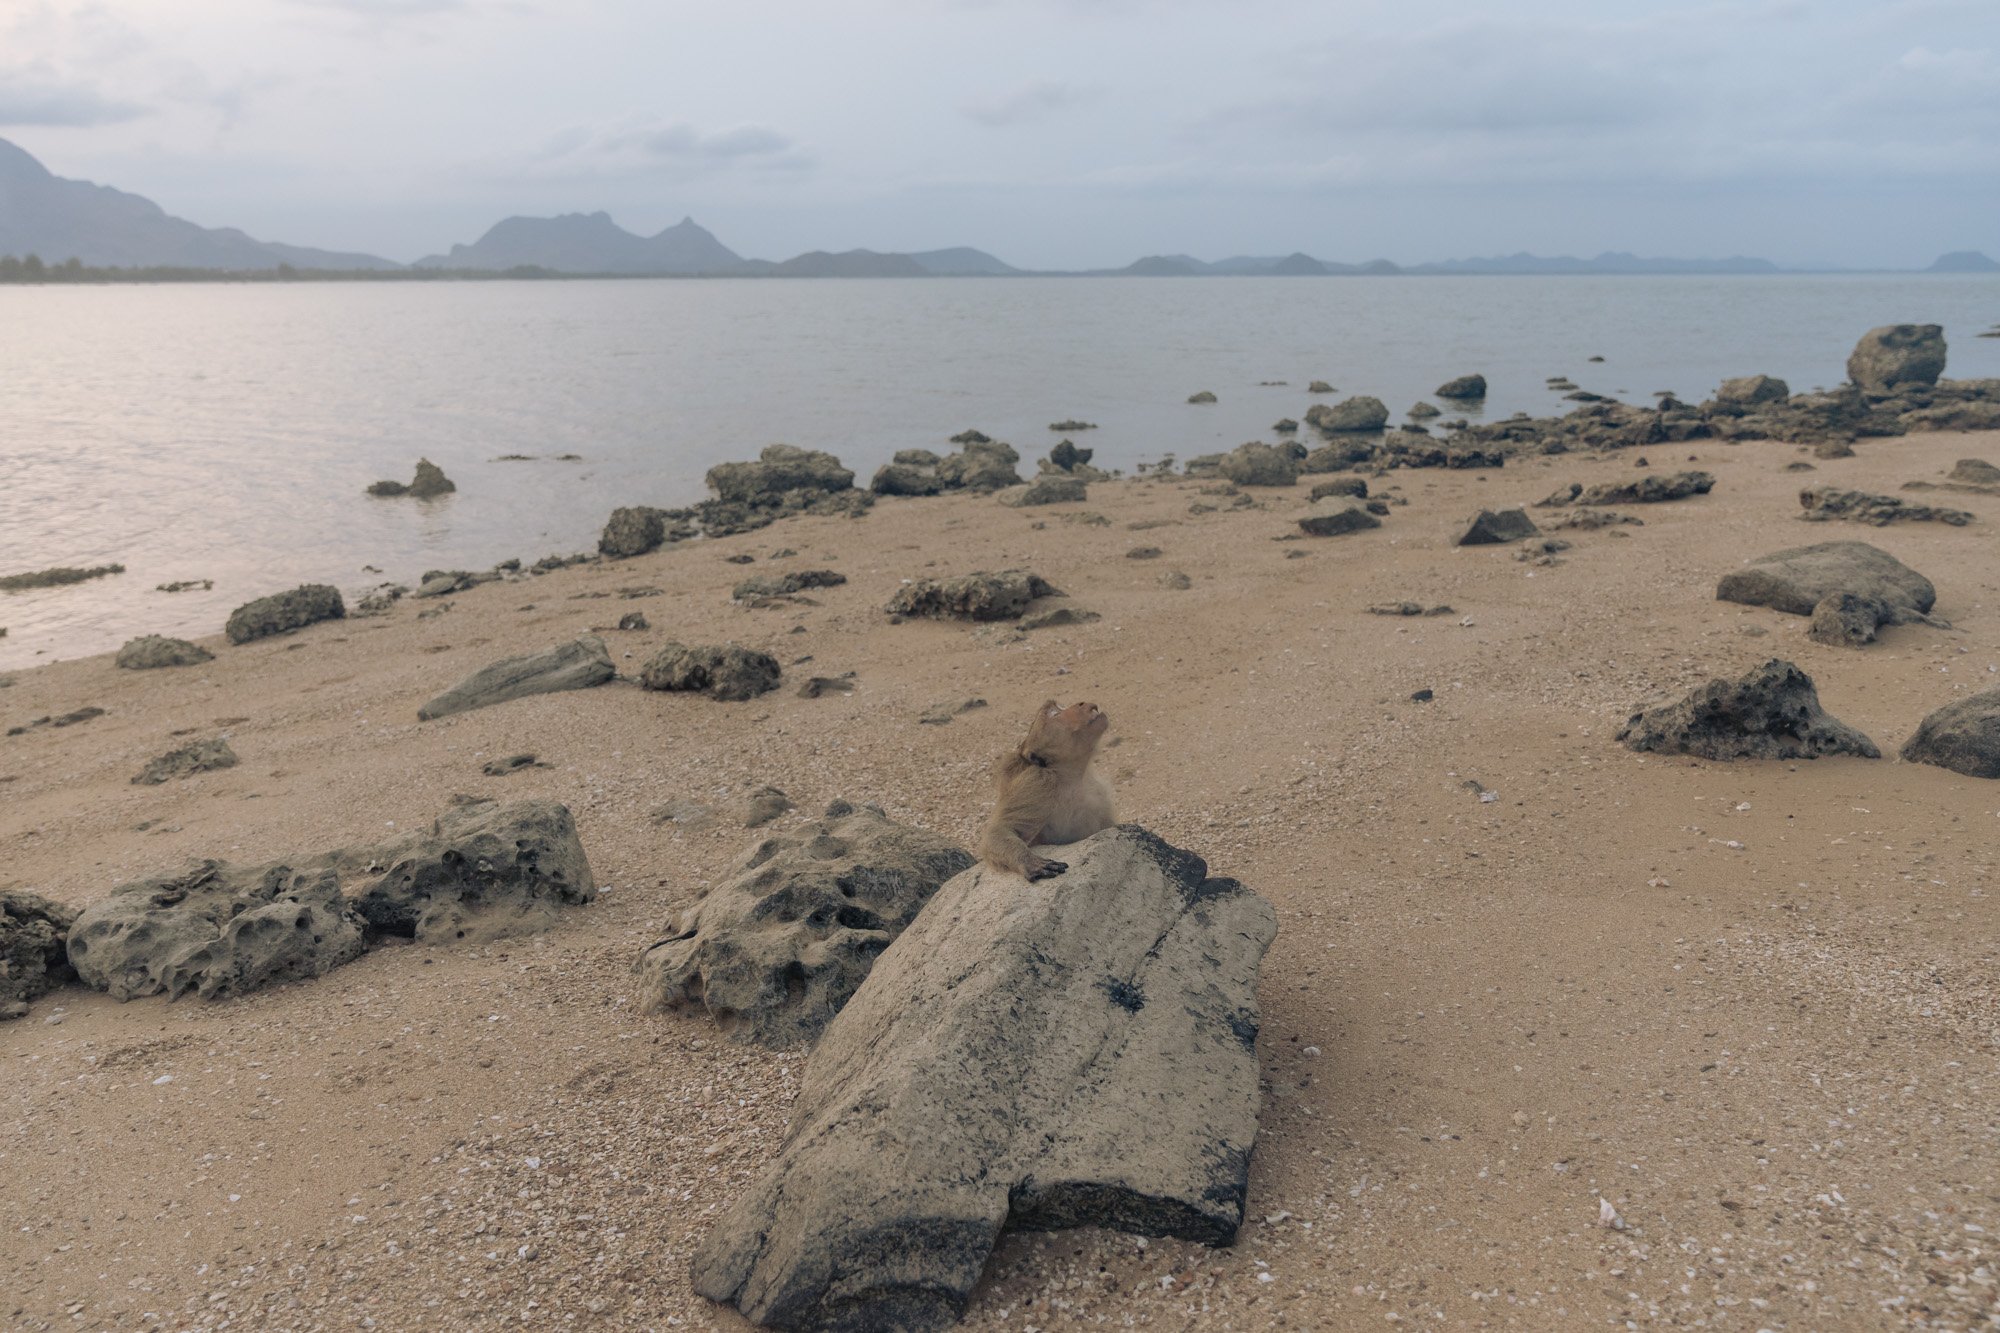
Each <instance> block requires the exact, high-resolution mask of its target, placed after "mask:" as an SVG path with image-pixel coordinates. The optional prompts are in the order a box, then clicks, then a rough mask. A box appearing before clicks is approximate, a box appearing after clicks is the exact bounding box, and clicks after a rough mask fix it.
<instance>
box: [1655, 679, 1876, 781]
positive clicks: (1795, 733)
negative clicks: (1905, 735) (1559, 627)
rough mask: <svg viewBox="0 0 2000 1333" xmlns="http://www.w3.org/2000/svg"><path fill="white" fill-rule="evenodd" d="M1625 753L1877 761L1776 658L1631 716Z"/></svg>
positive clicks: (1869, 744)
mask: <svg viewBox="0 0 2000 1333" xmlns="http://www.w3.org/2000/svg"><path fill="white" fill-rule="evenodd" d="M1618 739H1619V740H1620V741H1622V742H1623V743H1624V745H1625V748H1626V749H1628V750H1651V751H1656V752H1658V753H1661V754H1691V755H1695V756H1697V757H1699V758H1702V759H1719V760H1732V759H1818V758H1821V757H1822V756H1826V755H1856V756H1859V757H1861V758H1864V759H1880V758H1881V757H1882V752H1881V751H1880V750H1878V749H1876V748H1875V742H1874V741H1871V740H1869V739H1868V738H1867V737H1866V736H1864V735H1862V734H1861V733H1860V732H1858V731H1856V730H1855V729H1854V728H1853V727H1850V726H1848V725H1847V724H1846V723H1844V722H1842V721H1841V720H1840V719H1839V718H1836V717H1833V716H1831V715H1830V714H1828V713H1827V711H1826V710H1825V709H1823V708H1821V707H1820V704H1819V692H1818V691H1817V690H1815V689H1814V688H1813V683H1812V677H1810V676H1808V675H1806V673H1805V672H1803V671H1801V670H1799V669H1798V668H1797V667H1796V666H1793V665H1792V664H1791V663H1790V662H1783V661H1779V660H1777V659H1776V658H1773V659H1772V660H1771V661H1769V662H1766V663H1765V664H1764V665H1763V666H1761V667H1757V668H1755V669H1753V670H1751V671H1749V672H1746V673H1745V674H1744V675H1742V676H1739V677H1737V678H1736V679H1735V680H1721V679H1717V680H1711V681H1709V682H1708V683H1707V684H1706V685H1701V686H1698V687H1696V688H1695V689H1694V690H1692V691H1690V692H1689V693H1688V694H1687V695H1686V696H1685V697H1683V698H1682V699H1680V700H1679V701H1677V702H1675V703H1671V704H1663V705H1661V706H1660V707H1658V708H1653V709H1649V710H1646V711H1644V712H1638V713H1634V714H1632V716H1631V718H1630V719H1629V720H1628V721H1627V722H1626V723H1625V726H1624V727H1623V729H1621V730H1620V731H1619V733H1618Z"/></svg>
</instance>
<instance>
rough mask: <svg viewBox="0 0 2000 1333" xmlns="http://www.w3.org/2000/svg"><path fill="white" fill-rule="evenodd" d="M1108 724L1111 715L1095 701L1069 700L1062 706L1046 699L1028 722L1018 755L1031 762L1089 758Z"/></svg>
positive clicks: (1058, 761) (1060, 761)
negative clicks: (1069, 703) (1033, 717)
mask: <svg viewBox="0 0 2000 1333" xmlns="http://www.w3.org/2000/svg"><path fill="white" fill-rule="evenodd" d="M1110 726H1111V718H1110V716H1109V715H1108V714H1106V713H1105V711H1104V710H1103V709H1102V708H1099V707H1098V706H1097V705H1096V704H1071V705H1070V706H1069V707H1068V708H1064V707H1063V706H1062V705H1061V704H1059V703H1057V702H1056V701H1055V700H1054V699H1046V700H1044V701H1043V702H1042V706H1041V707H1040V708H1038V709H1036V710H1035V719H1034V721H1033V722H1031V723H1029V724H1028V739H1027V740H1025V741H1023V742H1021V757H1022V758H1024V759H1027V760H1028V761H1030V762H1031V763H1042V764H1051V763H1054V764H1060V763H1065V762H1068V763H1077V762H1080V761H1085V760H1088V759H1089V758H1090V755H1091V751H1093V750H1095V749H1096V748H1097V742H1098V741H1099V740H1101V739H1102V738H1103V736H1104V733H1105V731H1106V730H1108V729H1109V728H1110Z"/></svg>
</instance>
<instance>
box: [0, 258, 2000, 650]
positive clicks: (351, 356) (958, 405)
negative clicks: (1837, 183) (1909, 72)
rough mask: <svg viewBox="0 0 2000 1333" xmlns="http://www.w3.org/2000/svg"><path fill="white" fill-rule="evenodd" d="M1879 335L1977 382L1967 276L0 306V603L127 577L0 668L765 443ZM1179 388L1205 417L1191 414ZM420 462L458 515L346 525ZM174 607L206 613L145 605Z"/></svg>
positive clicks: (640, 497)
mask: <svg viewBox="0 0 2000 1333" xmlns="http://www.w3.org/2000/svg"><path fill="white" fill-rule="evenodd" d="M1901 321H1916V322H1925V323H1940V324H1943V325H1944V326H1945V332H1946V336H1947V338H1949V339H1950V342H1951V365H1950V369H1949V371H1948V372H1947V373H1948V374H1951V375H1954V376H1959V377H1969V376H1975V375H1981V376H1983V375H2000V340H1994V339H1986V340H1980V339H1977V338H1976V337H1975V336H1974V335H1975V334H1977V333H1978V332H1980V331H1981V330H1983V329H1986V328H1988V327H1990V326H1992V325H1993V324H1994V323H1995V322H1996V321H2000V277H1987V276H1979V277H1961V276H1935V277H1931V276H1924V277H1915V276H1893V277H1892V276H1865V277H1817V276H1787V277H1781V278H1749V277H1732V278H1692V277H1682V278H1636V277H1628V278H1583V277H1571V278H1493V277H1485V278H1336V279H1324V280H1299V279H1292V280H1287V279H1254V278H1243V279H1171V278H1165V279H1110V280H1107V279H1095V280H1093V279H1003V280H990V281H988V280H963V281H948V280H936V281H817V282H814V281H801V282H785V281H756V282H750V281H740V282H719V281H710V282H536V283H509V282H481V283H467V284H463V285H459V284H445V283H429V284H421V285H417V284H411V285H399V284H379V285H378V284H366V283H351V284H332V285H311V284H300V285H294V286H282V287H279V286H243V287H237V286H159V287H137V286H133V287H100V288H59V287H37V288H29V287H0V367H4V371H0V574H6V573H14V572H19V571H22V570H29V569H39V568H43V567H45V566H50V565H97V564H105V563H109V562H114V561H115V562H118V563H122V564H123V565H125V567H126V572H125V573H124V574H121V575H115V576H113V577H110V578H106V579H100V580H97V581H94V582H91V583H86V584H81V585H76V586H72V587H67V588H58V589H50V590H44V591H35V592H28V593H14V594H0V626H5V627H6V628H7V629H8V631H9V632H8V634H7V636H6V637H5V638H0V667H19V666H25V665H30V664H33V663H36V662H45V661H49V660H52V659H56V658H62V657H73V656H77V655H81V654H86V653H96V652H104V651H107V650H109V649H113V648H116V647H117V646H118V645H119V644H121V643H122V642H124V641H125V640H126V639H127V638H129V637H131V636H133V635H136V634H143V633H168V634H181V635H195V634H206V633H213V632H215V631H216V630H218V629H219V628H220V627H221V625H222V622H223V620H224V618H225V617H226V616H227V614H228V612H229V610H230V608H232V607H234V606H236V605H238V604H240V603H241V602H244V601H246V600H248V599H249V598H251V597H255V596H259V595H261V594H263V593H267V592H272V591H276V590H278V589H282V588H286V587H290V586H292V585H294V584H297V583H300V582H305V581H324V582H331V583H335V584H338V585H340V586H341V587H343V588H346V589H355V588H362V587H367V586H372V585H373V584H375V583H377V582H379V581H380V579H379V578H378V577H377V576H376V575H374V574H371V573H368V572H366V571H365V570H364V566H368V565H373V566H375V567H376V568H377V569H380V570H382V571H384V575H385V576H386V577H389V578H393V579H397V580H401V581H405V582H412V581H414V579H415V578H416V576H417V575H418V574H420V573H421V572H422V571H424V570H425V569H431V568H484V567H487V566H490V565H492V564H494V563H495V562H497V561H499V560H502V559H505V558H507V557H511V556H518V557H521V558H522V559H523V560H530V561H531V560H533V559H535V558H536V557H538V556H542V555H546V554H550V553H561V552H571V551H579V550H586V549H590V548H592V547H593V546H594V544H595V539H596V534H597V531H598V529H599V527H600V526H602V524H603V521H604V518H605V516H606V514H608V513H609V512H610V510H611V509H612V508H613V507H614V506H616V505H620V504H631V503H656V504H662V505H671V504H680V503H685V502H688V501H690V500H694V499H697V498H699V497H700V496H701V495H702V494H703V489H702V482H701V478H702V474H703V472H704V471H705V470H706V469H707V468H708V467H709V466H710V465H711V464H714V463H717V462H721V461H724V460H727V459H735V458H748V457H752V456H754V455H755V453H756V451H757V450H758V449H759V448H760V447H762V446H763V445H765V444H767V443H771V442H773V441H785V442H788V443H792V444H798V445H804V446H809V447H813V448H820V449H829V450H831V451H833V452H834V453H836V454H838V455H839V456H840V457H841V458H842V459H843V460H845V461H846V463H847V464H848V465H849V466H851V467H853V468H854V469H855V471H856V472H857V473H859V474H860V476H861V478H862V480H863V482H864V484H865V482H866V478H867V476H868V475H869V474H870V473H871V472H872V471H873V469H874V468H875V466H876V465H877V464H879V463H882V462H884V461H886V460H887V459H888V458H889V456H890V455H891V454H892V453H894V452H895V451H896V450H898V449H905V448H912V447H929V448H944V447H946V446H945V439H946V437H947V436H949V435H951V434H953V433H954V432H956V431H960V430H963V429H965V428H966V427H968V426H977V427H979V428H980V429H982V430H984V431H986V432H987V433H988V434H990V435H993V436H995V437H996V438H999V439H1004V440H1008V441H1010V442H1011V443H1013V444H1014V445H1015V446H1016V447H1018V448H1019V449H1020V450H1021V452H1022V454H1023V456H1024V459H1029V460H1032V459H1034V458H1037V457H1039V456H1041V455H1042V454H1044V453H1046V452H1047V449H1048V447H1049V446H1050V445H1052V444H1054V443H1055V442H1056V440H1057V439H1058V438H1059V437H1058V436H1057V435H1055V434H1053V433H1051V432H1050V431H1049V430H1048V424H1049V423H1050V422H1053V421H1059V420H1062V419H1065V418H1069V417H1077V418H1081V419H1083V420H1086V421H1093V422H1096V423H1098V425H1099V427H1100V428H1099V429H1097V430H1093V431H1086V432H1082V433H1080V434H1077V435H1076V436H1075V439H1076V442H1077V443H1078V444H1080V445H1084V446H1088V447H1091V448H1094V449H1096V450H1097V455H1098V456H1097V461H1098V462H1099V463H1101V464H1104V465H1107V466H1114V467H1116V466H1124V467H1129V466H1130V465H1132V464H1134V463H1137V462H1140V461H1143V460H1151V459H1157V458H1159V457H1160V456H1161V455H1163V454H1167V453H1173V454H1177V455H1179V456H1181V457H1183V458H1185V457H1187V456H1188V455H1190V454H1196V453H1205V452H1210V451H1213V450H1217V449H1223V448H1228V447H1230V446H1233V445H1236V444H1239V443H1241V442H1243V441H1245V440H1252V439H1259V438H1263V439H1271V438H1273V436H1272V435H1271V433H1270V430H1269V427H1270V425H1271V423H1272V422H1273V421H1275V420H1276V419H1277V418H1279V417H1281V416H1290V417H1301V416H1303V415H1304V413H1305V410H1306V408H1307V407H1309V406H1310V405H1311V404H1312V403H1313V402H1314V401H1316V400H1315V399H1313V398H1311V397H1309V396H1308V395H1307V394H1306V392H1305V386H1306V384H1307V383H1308V381H1310V380H1313V379H1316V378H1317V379H1324V380H1328V381H1330V382H1331V383H1332V384H1333V385H1334V386H1335V387H1336V388H1337V389H1338V390H1339V391H1340V394H1341V395H1342V396H1344V395H1347V394H1353V393H1367V394H1374V395H1376V396H1378V397H1380V398H1382V399H1383V400H1384V401H1386V402H1387V403H1389V405H1390V407H1391V410H1392V411H1394V412H1396V413H1399V414H1400V413H1401V412H1402V411H1403V410H1404V409H1406V408H1408V407H1409V406H1410V405H1411V404H1413V403H1415V402H1416V401H1417V400H1418V399H1420V398H1426V397H1429V396H1431V391H1432V390H1433V389H1435V388H1436V386H1437V385H1438V384H1439V383H1441V382H1442V381H1444V380H1445V379H1447V378H1449V377H1451V376H1454V375H1459V374H1464V373H1467V372H1470V371H1480V372H1483V373H1484V374H1485V375H1486V377H1487V380H1488V381H1489V383H1490V384H1491V386H1492V389H1491V396H1490V397H1489V399H1488V400H1487V404H1486V414H1487V415H1489V416H1491V415H1505V414H1508V413H1511V412H1514V411H1517V410H1525V411H1530V412H1534V413H1537V414H1544V413H1548V412H1552V411H1555V410H1558V409H1559V408H1560V407H1562V406H1567V405H1566V404H1561V403H1559V401H1558V397H1557V395H1556V394H1554V393H1552V392H1550V391H1548V390H1547V389H1545V388H1544V387H1543V380H1544V379H1545V378H1546V377H1548V376H1551V375H1568V376H1570V377H1571V378H1573V379H1574V380H1575V381H1576V382H1577V383H1578V384H1580V385H1582V386H1583V387H1584V388H1587V389H1592V390H1596V391H1598V392H1602V393H1609V394H1616V395H1618V396H1621V397H1626V398H1629V399H1631V400H1632V401H1635V402H1646V401H1649V400H1650V395H1651V394H1652V392H1653V391H1654V390H1657V389H1672V390H1674V391H1675V392H1676V393H1678V394H1680V395H1682V396H1684V397H1687V398H1691V399H1699V398H1700V397H1703V396H1705V395H1706V394H1707V393H1708V392H1709V391H1710V390H1712V389H1713V388H1714V386H1715V384H1716V383H1717V381H1718V380H1720V379H1721V378H1723V377H1724V376H1728V375H1737V374H1747V373H1751V372H1764V373H1767V374H1773V375H1779V376H1782V377H1784V378H1785V379H1786V380H1788V381H1790V383H1791V385H1792V387H1793V388H1794V389H1795V390H1798V389H1805V388H1810V387H1812V386H1814V385H1826V384H1832V383H1834V382H1836V381H1838V380H1839V379H1840V378H1841V377H1842V374H1843V363H1844V360H1845V357H1846V354H1847V352H1848V350H1849V348H1850V347H1851V346H1852V345H1853V342H1854V339H1855V338H1856V337H1857V336H1858V335H1860V334H1861V333H1862V332H1864V331H1865V330H1867V329H1869V328H1870V327H1873V326H1875V325H1878V324H1886V323H1892V322H1901ZM1592 356H1602V357H1604V361H1603V362H1601V363H1594V362H1592V361H1591V360H1590V359H1589V358H1590V357H1592ZM1264 380H1284V381H1288V384H1287V385H1285V386H1284V387H1270V386H1262V385H1260V383H1259V381H1264ZM1202 389H1207V390H1211V391H1213V392H1214V393H1215V394H1216V396H1217V397H1218V398H1219V399H1220V401H1219V402H1218V403H1216V404H1215V405H1214V406H1211V407H1194V406H1189V405H1187V403H1186V399H1187V396H1188V395H1189V394H1191V393H1194V392H1196V391H1197V390H1202ZM503 454H528V455H533V456H534V457H533V459H532V461H527V462H498V461H495V460H496V459H498V458H499V457H500V456H501V455H503ZM561 454H576V455H579V456H580V457H581V459H582V461H580V462H562V461H557V456H558V455H561ZM419 456H424V457H428V458H430V459H431V460H432V461H434V462H436V463H438V464H440V465H441V466H443V468H444V469H445V471H446V472H447V473H449V474H450V475H451V477H452V478H453V479H454V480H455V481H457V483H458V486H459V490H458V493H457V494H456V495H452V496H448V497H446V498H444V499H442V500H437V501H432V502H417V501H411V500H389V501H384V500H374V499H370V498H368V497H367V496H365V495H364V494H363V493H362V491H363V488H364V487H365V486H367V485H368V483H369V482H371V481H374V480H376V479H378V478H385V477H389V478H396V479H399V480H405V481H407V480H408V479H409V477H410V474H411V471H412V468H413V466H414V465H415V463H416V460H417V459H418V457H419ZM188 579H212V580H214V583H215V586H214V589H213V590H212V591H209V592H183V593H175V594H168V593H163V592H157V591H155V587H156V585H158V584H160V583H164V582H169V581H175V580H188Z"/></svg>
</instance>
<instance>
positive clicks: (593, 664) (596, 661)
mask: <svg viewBox="0 0 2000 1333" xmlns="http://www.w3.org/2000/svg"><path fill="white" fill-rule="evenodd" d="M617 674H618V670H617V668H616V667H614V666H612V665H611V653H610V651H609V650H608V649H606V648H605V646H604V640H602V639H600V638H598V637H597V636H596V635H594V634H586V635H584V636H583V637H582V638H579V639H574V640H572V641H571V642H569V643H565V644H559V645H557V646H556V647H554V648H551V649H549V650H547V651H546V652H540V653H530V654H528V655H527V656H525V657H508V658H503V659H501V660H500V661H498V662H494V663H492V664H491V665H490V666H485V667H481V668H480V669H479V670H478V671H475V672H473V673H472V674H471V675H470V676H467V677H466V678H465V679H464V680H462V681H460V682H459V683H458V684H456V685H454V686H452V687H451V688H450V689H448V690H446V691H445V692H444V693H443V694H440V695H439V696H438V697H437V698H435V699H433V700H431V701H430V702H429V703H427V704H425V705H424V706H423V707H422V708H420V709H418V710H417V719H418V720H419V721H424V722H428V721H431V720H432V719H434V718H440V717H449V716H451V715H452V714H453V713H465V712H470V711H471V710H473V709H475V708H486V707H490V706H491V705H493V704H499V703H506V702H507V701H508V700H509V699H520V698H525V697H526V696H528V695H531V694H554V693H557V692H558V691H562V690H587V689H590V688H591V687H592V686H596V685H602V684H603V683H604V682H605V681H607V680H610V679H611V678H612V677H613V676H615V675H617Z"/></svg>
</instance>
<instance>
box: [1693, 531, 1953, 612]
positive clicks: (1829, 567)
mask: <svg viewBox="0 0 2000 1333" xmlns="http://www.w3.org/2000/svg"><path fill="white" fill-rule="evenodd" d="M1837 593H1852V594H1854V595H1855V596H1856V597H1872V598H1875V599H1876V600H1878V601H1881V602H1884V603H1886V604H1888V605H1889V606H1890V607H1891V608H1893V609H1894V610H1895V611H1896V612H1897V614H1898V617H1899V619H1900V620H1922V619H1923V618H1924V617H1925V615H1926V614H1927V613H1928V612H1929V611H1930V609H1931V608H1932V607H1933V606H1936V605H1937V589H1936V588H1935V587H1933V586H1932V585H1931V581H1930V580H1929V579H1927V578H1925V577H1924V576H1923V575H1921V574H1919V573H1917V571H1916V570H1914V569H1911V568H1910V567H1909V566H1908V565H1906V564H1904V563H1903V562H1902V561H1900V560H1898V559H1897V558H1896V557H1895V556H1893V555H1890V554H1889V553H1888V552H1887V551H1884V550H1882V549H1881V548H1880V547H1876V546H1870V545H1869V544H1868V543H1867V542H1821V543H1820V544H1819V545H1817V546H1793V547H1789V548H1787V549H1786V550H1783V551H1773V552H1772V553H1771V554H1770V555H1767V556H1760V557H1759V558H1758V559H1756V560H1753V561H1751V562H1750V563H1749V564H1748V565H1746V566H1744V567H1743V568H1742V569H1738V570H1733V571H1731V572H1730V573H1727V574H1724V575H1723V576H1722V579H1721V581H1720V582H1719V583H1717V584H1716V585H1715V596H1716V600H1717V601H1723V602H1742V603H1744V604H1745V605H1748V606H1768V607H1770V608H1771V609H1772V610H1774V611H1785V612H1789V613H1790V614H1792V615H1795V616H1809V615H1811V614H1812V613H1813V609H1814V608H1815V607H1817V606H1818V605H1819V604H1820V603H1821V602H1823V601H1825V600H1826V599H1827V598H1829V597H1832V596H1834V595H1835V594H1837Z"/></svg>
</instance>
